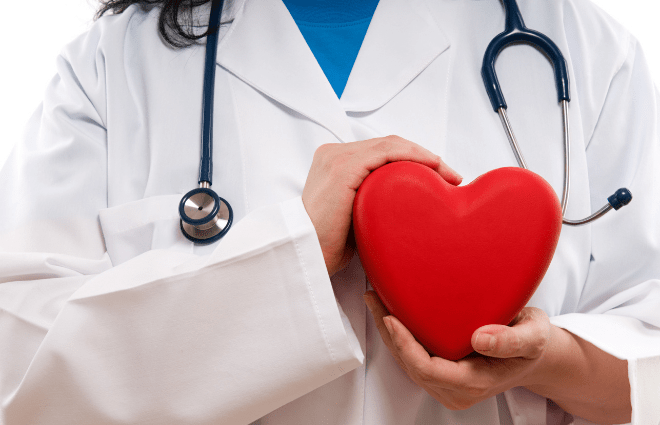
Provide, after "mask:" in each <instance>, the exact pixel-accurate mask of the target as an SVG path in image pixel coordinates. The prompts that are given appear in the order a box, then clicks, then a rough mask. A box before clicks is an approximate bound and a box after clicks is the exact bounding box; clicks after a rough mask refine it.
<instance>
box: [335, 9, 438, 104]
mask: <svg viewBox="0 0 660 425" xmlns="http://www.w3.org/2000/svg"><path fill="white" fill-rule="evenodd" d="M449 45H450V43H449V39H448V37H447V36H446V35H445V34H444V32H443V31H442V30H441V29H440V27H439V26H438V24H437V22H436V21H435V20H434V19H433V17H432V15H431V13H430V12H429V10H428V9H427V6H426V4H425V3H424V0H380V2H379V4H378V7H377V8H376V12H375V13H374V17H373V19H372V20H371V24H370V25H369V30H368V31H367V35H366V36H365V39H364V42H363V43H362V47H361V49H360V53H359V54H358V57H357V59H356V61H355V65H354V66H353V70H352V71H351V75H350V77H349V79H348V82H347V84H346V88H345V90H344V93H343V94H342V97H341V105H342V107H343V108H344V109H345V110H346V111H355V112H364V111H372V110H375V109H377V108H380V107H381V106H383V105H384V104H386V103H387V102H388V101H389V100H390V99H392V98H393V97H394V96H396V95H397V94H398V93H399V92H400V91H401V90H403V88H404V87H406V85H408V84H409V83H410V82H411V81H412V80H413V79H415V77H417V75H419V74H420V73H421V72H422V71H423V70H424V69H425V68H426V67H427V66H428V65H429V64H430V63H431V62H433V60H434V59H435V58H436V57H437V56H438V55H440V54H441V53H443V52H445V51H447V49H448V48H449Z"/></svg>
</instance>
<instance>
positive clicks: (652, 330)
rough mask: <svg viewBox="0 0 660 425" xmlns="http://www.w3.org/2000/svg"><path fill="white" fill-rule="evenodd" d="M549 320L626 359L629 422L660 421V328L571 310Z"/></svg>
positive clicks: (652, 422)
mask: <svg viewBox="0 0 660 425" xmlns="http://www.w3.org/2000/svg"><path fill="white" fill-rule="evenodd" d="M550 322H551V323H552V324H553V325H555V326H557V327H560V328H562V329H565V330H567V331H569V332H571V333H572V334H574V335H577V336H579V337H580V338H582V339H584V340H585V341H587V342H590V343H591V344H593V345H595V346H596V347H598V348H600V349H601V350H603V351H605V352H606V353H608V354H611V355H613V356H614V357H617V358H619V359H622V360H627V361H628V379H629V381H630V391H631V394H630V402H631V405H632V421H631V424H632V425H643V424H657V423H659V422H660V404H658V403H657V401H658V400H659V399H660V386H658V382H660V329H658V328H656V327H654V326H651V325H648V324H645V323H644V322H642V321H640V320H638V319H635V318H632V317H626V316H617V315H614V314H580V313H572V314H565V315H561V316H555V317H551V318H550Z"/></svg>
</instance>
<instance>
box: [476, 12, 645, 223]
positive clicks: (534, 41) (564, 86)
mask: <svg viewBox="0 0 660 425" xmlns="http://www.w3.org/2000/svg"><path fill="white" fill-rule="evenodd" d="M501 1H502V3H503V4H504V10H505V12H506V24H505V28H504V31H503V32H501V33H500V34H498V35H497V36H496V37H495V38H494V39H493V40H492V41H491V42H490V44H489V45H488V48H487V49H486V53H485V54H484V61H483V65H482V67H481V76H482V77H483V80H484V85H485V86H486V92H488V97H489V98H490V103H491V105H492V106H493V110H494V111H495V112H497V113H498V114H499V116H500V120H501V121H502V126H503V127H504V131H505V132H506V135H507V137H508V139H509V143H510V144H511V149H512V150H513V154H514V155H515V156H516V160H517V161H518V165H519V166H520V167H522V168H525V169H528V168H527V164H526V163H525V159H524V158H523V155H522V152H520V148H519V147H518V142H517V140H516V136H515V135H514V134H513V129H512V128H511V123H510V122H509V118H508V117H507V114H506V108H507V106H506V101H505V100H504V95H503V94H502V90H501V89H500V84H499V82H498V81H497V75H496V73H495V61H496V60H497V56H498V55H499V54H500V53H501V52H502V50H504V49H505V48H507V47H509V46H510V45H512V44H516V43H525V44H529V45H531V46H533V47H535V48H536V49H538V50H539V51H540V52H541V53H543V54H545V56H547V58H548V59H549V60H550V61H551V62H552V64H553V67H554V72H555V84H556V85H557V95H558V97H559V102H560V103H561V107H562V116H563V123H564V190H563V195H562V199H561V213H562V221H563V223H564V224H569V225H571V226H580V225H583V224H587V223H590V222H592V221H594V220H596V219H598V218H600V217H602V216H603V215H605V214H606V213H607V212H609V211H610V210H611V209H612V208H614V209H615V210H618V209H620V208H622V207H624V206H626V205H628V204H629V203H630V201H631V200H632V193H630V191H629V190H628V189H626V188H622V189H619V190H617V191H616V192H614V194H613V195H612V196H610V197H609V198H607V204H605V205H604V206H603V207H602V208H601V209H599V210H598V211H596V212H595V213H593V214H592V215H590V216H588V217H586V218H583V219H581V220H569V219H567V218H565V217H564V214H565V213H566V204H567V203H568V193H569V175H570V161H569V155H570V151H571V142H570V135H569V129H568V102H570V101H571V96H570V93H569V86H568V69H567V67H566V61H565V60H564V56H563V55H562V54H561V51H560V50H559V48H558V47H557V45H556V44H555V43H553V42H552V40H550V39H549V38H548V37H547V36H546V35H544V34H541V33H540V32H538V31H534V30H530V29H529V28H527V27H526V26H525V23H524V22H523V18H522V14H521V13H520V9H519V8H518V3H516V0H501Z"/></svg>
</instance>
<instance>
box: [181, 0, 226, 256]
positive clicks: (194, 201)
mask: <svg viewBox="0 0 660 425" xmlns="http://www.w3.org/2000/svg"><path fill="white" fill-rule="evenodd" d="M223 3H224V2H223V0H213V2H212V3H211V16H210V18H209V26H208V28H209V32H210V31H211V30H212V29H215V31H213V32H212V34H209V35H208V36H207V37H206V57H205V59H204V94H203V103H202V158H201V161H200V165H199V187H198V188H197V189H193V190H191V191H190V192H188V193H186V194H185V195H184V196H183V198H182V199H181V202H180V203H179V215H180V216H181V221H180V224H181V231H182V232H183V235H184V236H185V237H186V238H188V239H190V240H191V241H193V242H195V243H199V244H209V243H213V242H215V241H217V240H218V239H220V238H221V237H223V236H224V235H225V234H227V232H228V231H229V228H230V227H231V224H232V221H233V220H234V212H233V211H232V209H231V205H229V202H227V201H226V200H224V199H223V198H221V197H219V196H218V194H217V193H215V191H214V190H213V189H211V183H212V180H211V177H212V175H213V160H212V156H213V94H214V91H215V90H214V86H215V67H216V64H215V58H216V52H217V46H218V33H219V27H220V15H221V13H222V6H223Z"/></svg>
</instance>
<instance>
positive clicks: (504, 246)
mask: <svg viewBox="0 0 660 425" xmlns="http://www.w3.org/2000/svg"><path fill="white" fill-rule="evenodd" d="M561 221H562V214H561V206H560V204H559V200H558V199H557V196H556V194H555V192H554V190H553V189H552V187H551V186H550V184H548V182H546V181H545V180H544V179H543V178H542V177H540V176H539V175H537V174H535V173H533V172H531V171H528V170H524V169H522V168H514V167H508V168H498V169H496V170H493V171H489V172H488V173H486V174H484V175H482V176H480V177H479V178H477V179H476V180H474V181H473V182H472V183H470V184H468V185H466V186H461V187H456V186H452V185H451V184H449V183H447V182H446V181H445V180H444V179H443V178H442V177H440V175H439V174H438V173H437V172H435V171H433V170H432V169H431V168H429V167H427V166H424V165H421V164H418V163H415V162H409V161H400V162H393V163H390V164H387V165H385V166H383V167H380V168H378V169H377V170H375V171H374V172H372V173H371V174H370V175H369V176H368V177H367V178H366V179H365V180H364V182H363V183H362V185H361V186H360V188H359V190H358V192H357V195H356V197H355V202H354V204H353V226H354V231H355V239H356V243H357V249H358V253H359V256H360V260H361V262H362V265H363V267H364V270H365V272H366V274H367V277H368V278H369V281H370V282H371V284H372V286H373V288H374V289H375V290H376V293H378V295H379V297H380V299H381V300H382V301H383V303H384V304H385V306H386V307H387V309H388V310H389V311H390V313H391V314H393V315H394V316H396V317H397V318H398V319H399V320H400V321H401V322H402V323H403V324H404V325H405V326H406V327H407V328H408V329H409V330H410V332H412V334H413V335H415V337H416V338H417V340H418V341H419V342H420V343H421V344H422V345H424V346H425V347H426V348H427V349H428V350H429V351H431V352H432V353H434V354H435V355H438V356H440V357H443V358H446V359H449V360H458V359H460V358H463V357H465V356H466V355H468V354H469V353H471V352H472V351H473V350H472V345H471V343H470V340H471V337H472V334H473V333H474V331H475V330H476V329H477V328H479V327H481V326H484V325H488V324H502V325H506V324H508V323H510V322H511V320H513V318H514V317H515V316H516V315H517V314H518V313H519V312H520V310H522V309H523V307H524V306H525V305H526V304H527V302H528V301H529V299H530V298H531V297H532V295H533V294H534V291H535V290H536V288H537V287H538V285H539V284H540V283H541V279H543V276H544V275H545V272H546V270H547V269H548V267H549V266H550V261H551V260H552V256H553V254H554V252H555V248H556V247H557V242H558V241H559V234H560V232H561Z"/></svg>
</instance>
